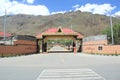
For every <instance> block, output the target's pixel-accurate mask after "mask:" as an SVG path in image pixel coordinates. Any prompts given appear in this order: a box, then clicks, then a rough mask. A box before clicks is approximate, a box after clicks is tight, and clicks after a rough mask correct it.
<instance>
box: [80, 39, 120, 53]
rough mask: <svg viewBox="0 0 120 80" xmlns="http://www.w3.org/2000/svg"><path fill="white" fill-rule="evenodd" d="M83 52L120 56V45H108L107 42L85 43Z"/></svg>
mask: <svg viewBox="0 0 120 80" xmlns="http://www.w3.org/2000/svg"><path fill="white" fill-rule="evenodd" d="M82 51H83V52H85V53H96V54H120V45H108V44H107V40H97V41H87V42H83V47H82Z"/></svg>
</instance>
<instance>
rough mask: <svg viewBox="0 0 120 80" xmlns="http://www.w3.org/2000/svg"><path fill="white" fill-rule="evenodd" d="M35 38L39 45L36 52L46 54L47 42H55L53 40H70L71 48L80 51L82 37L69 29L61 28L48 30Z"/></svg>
mask: <svg viewBox="0 0 120 80" xmlns="http://www.w3.org/2000/svg"><path fill="white" fill-rule="evenodd" d="M36 38H37V40H38V43H39V48H38V49H39V50H38V51H40V52H47V41H48V40H55V39H68V40H72V41H73V44H72V47H73V48H76V49H77V51H78V52H81V51H82V38H83V35H82V34H80V33H78V32H75V31H73V30H72V29H69V28H61V27H58V28H50V29H47V30H46V31H44V32H42V33H39V34H38V35H37V36H36Z"/></svg>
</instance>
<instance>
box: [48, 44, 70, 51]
mask: <svg viewBox="0 0 120 80" xmlns="http://www.w3.org/2000/svg"><path fill="white" fill-rule="evenodd" d="M49 51H68V50H67V49H65V48H63V47H60V46H59V45H56V46H54V47H52V48H51V49H50V50H49Z"/></svg>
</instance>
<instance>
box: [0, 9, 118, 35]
mask: <svg viewBox="0 0 120 80" xmlns="http://www.w3.org/2000/svg"><path fill="white" fill-rule="evenodd" d="M6 19H7V23H6V32H7V33H16V34H26V35H36V34H38V33H40V32H42V31H44V30H46V29H47V28H52V27H59V26H61V27H66V28H72V29H73V30H75V31H77V32H80V33H82V34H83V35H85V36H90V35H98V34H101V31H102V30H104V29H105V28H107V27H109V26H110V17H108V16H105V15H98V14H92V13H89V12H81V11H76V12H68V13H64V14H54V15H49V16H41V15H39V16H33V15H24V14H18V15H7V18H6ZM112 19H113V24H115V23H119V22H120V18H115V17H113V18H112ZM3 21H4V16H1V17H0V31H3Z"/></svg>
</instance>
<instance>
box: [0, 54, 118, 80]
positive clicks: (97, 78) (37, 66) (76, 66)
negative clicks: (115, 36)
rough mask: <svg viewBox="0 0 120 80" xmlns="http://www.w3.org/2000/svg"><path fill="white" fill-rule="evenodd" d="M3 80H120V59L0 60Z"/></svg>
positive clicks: (73, 56) (39, 57)
mask: <svg viewBox="0 0 120 80" xmlns="http://www.w3.org/2000/svg"><path fill="white" fill-rule="evenodd" d="M0 80H120V56H100V55H89V54H84V53H77V54H74V53H63V54H61V53H58V54H55V53H50V54H34V55H29V56H18V57H11V58H0Z"/></svg>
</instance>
